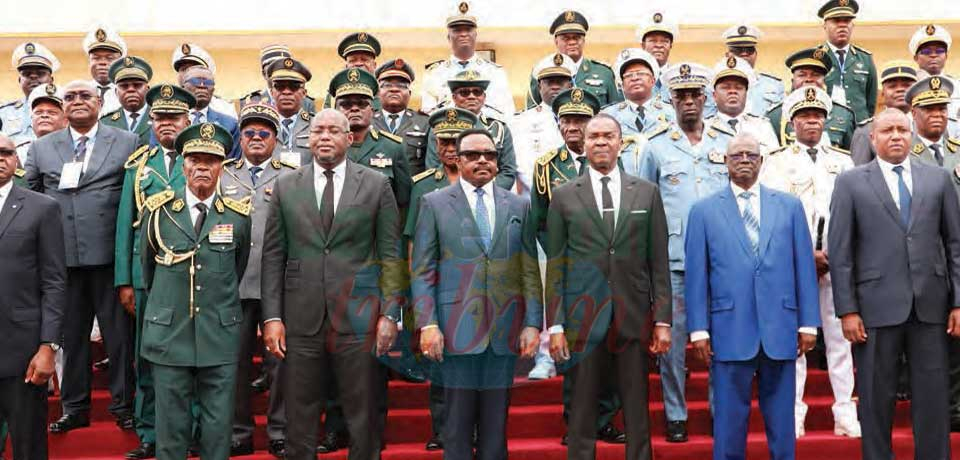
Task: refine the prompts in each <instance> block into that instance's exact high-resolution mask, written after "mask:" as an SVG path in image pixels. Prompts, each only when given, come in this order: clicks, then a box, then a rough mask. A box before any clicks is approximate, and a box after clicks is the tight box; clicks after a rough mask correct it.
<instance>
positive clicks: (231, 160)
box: [220, 158, 243, 169]
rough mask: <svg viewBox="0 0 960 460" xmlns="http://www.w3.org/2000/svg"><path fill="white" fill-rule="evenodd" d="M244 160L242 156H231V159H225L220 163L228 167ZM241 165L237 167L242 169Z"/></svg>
mask: <svg viewBox="0 0 960 460" xmlns="http://www.w3.org/2000/svg"><path fill="white" fill-rule="evenodd" d="M242 161H243V159H242V158H231V159H229V160H223V162H222V163H220V164H221V165H223V167H224V168H226V167H227V166H231V165H233V164H234V163H239V162H242ZM240 167H241V166H239V165H238V166H237V169H240Z"/></svg>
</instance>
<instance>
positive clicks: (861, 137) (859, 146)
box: [850, 125, 873, 166]
mask: <svg viewBox="0 0 960 460" xmlns="http://www.w3.org/2000/svg"><path fill="white" fill-rule="evenodd" d="M871 126H872V125H863V126H860V127H858V128H857V130H856V131H854V132H853V140H851V141H850V156H851V157H853V164H854V165H856V166H860V165H863V164H867V163H869V162H870V161H871V160H873V146H872V145H870V129H868V128H870V127H871Z"/></svg>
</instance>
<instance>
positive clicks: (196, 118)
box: [192, 110, 203, 125]
mask: <svg viewBox="0 0 960 460" xmlns="http://www.w3.org/2000/svg"><path fill="white" fill-rule="evenodd" d="M200 123H203V112H201V111H199V110H197V111H195V112H193V123H192V124H194V125H199V124H200Z"/></svg>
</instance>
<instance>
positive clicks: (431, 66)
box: [423, 59, 444, 70]
mask: <svg viewBox="0 0 960 460" xmlns="http://www.w3.org/2000/svg"><path fill="white" fill-rule="evenodd" d="M443 61H444V59H441V60H439V61H433V62H431V63H429V64H427V65H425V66H423V68H424V69H427V70H433V69H435V68H436V67H437V66H438V65H440V63H442V62H443Z"/></svg>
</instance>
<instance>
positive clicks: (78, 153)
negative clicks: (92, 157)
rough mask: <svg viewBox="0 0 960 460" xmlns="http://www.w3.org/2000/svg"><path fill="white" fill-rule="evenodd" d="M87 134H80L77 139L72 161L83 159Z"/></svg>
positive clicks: (85, 153)
mask: <svg viewBox="0 0 960 460" xmlns="http://www.w3.org/2000/svg"><path fill="white" fill-rule="evenodd" d="M87 140H89V139H88V138H87V136H80V138H79V139H77V148H75V149H74V150H73V161H83V158H84V157H85V156H87Z"/></svg>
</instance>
